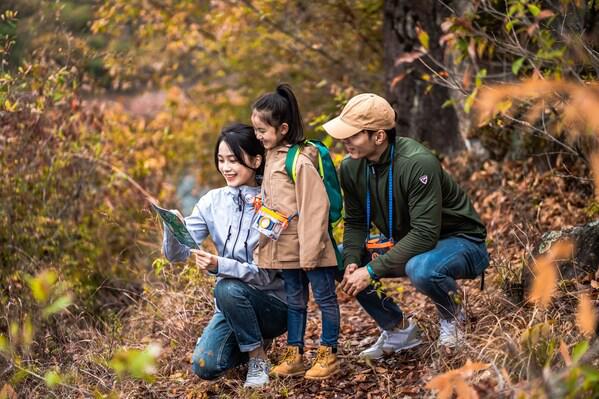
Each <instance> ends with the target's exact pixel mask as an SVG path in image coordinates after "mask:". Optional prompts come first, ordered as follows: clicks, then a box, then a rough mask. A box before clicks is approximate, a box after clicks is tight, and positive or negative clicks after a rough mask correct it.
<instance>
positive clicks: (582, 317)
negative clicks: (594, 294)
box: [576, 294, 597, 336]
mask: <svg viewBox="0 0 599 399" xmlns="http://www.w3.org/2000/svg"><path fill="white" fill-rule="evenodd" d="M596 322H597V315H596V314H595V309H594V306H593V303H592V302H591V300H590V299H589V296H588V295H586V294H582V295H581V296H580V301H579V302H578V310H577V311H576V324H577V325H578V328H579V329H580V331H581V332H582V333H583V334H584V335H588V336H592V335H594V334H595V324H596Z"/></svg>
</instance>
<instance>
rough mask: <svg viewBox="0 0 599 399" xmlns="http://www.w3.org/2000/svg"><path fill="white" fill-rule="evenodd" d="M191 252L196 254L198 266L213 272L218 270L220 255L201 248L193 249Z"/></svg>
mask: <svg viewBox="0 0 599 399" xmlns="http://www.w3.org/2000/svg"><path fill="white" fill-rule="evenodd" d="M191 253H193V254H194V255H195V258H196V266H197V267H199V268H200V269H202V270H206V271H209V272H213V273H214V272H216V271H217V269H218V257H216V255H212V254H211V253H210V252H206V251H203V250H201V249H192V250H191Z"/></svg>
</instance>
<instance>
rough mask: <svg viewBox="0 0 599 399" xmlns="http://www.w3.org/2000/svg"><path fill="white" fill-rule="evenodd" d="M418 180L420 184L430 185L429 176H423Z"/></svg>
mask: <svg viewBox="0 0 599 399" xmlns="http://www.w3.org/2000/svg"><path fill="white" fill-rule="evenodd" d="M418 180H420V183H422V184H426V183H428V176H427V175H422V176H420V178H419V179H418Z"/></svg>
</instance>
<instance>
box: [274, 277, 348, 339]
mask: <svg viewBox="0 0 599 399" xmlns="http://www.w3.org/2000/svg"><path fill="white" fill-rule="evenodd" d="M336 273H337V266H333V267H317V268H316V269H313V270H302V269H284V270H283V280H284V281H285V291H286V292H287V305H288V307H289V310H288V313H287V327H288V331H287V344H288V345H291V346H300V347H303V346H304V335H305V333H306V321H307V306H308V297H309V291H308V285H311V286H312V294H313V295H314V301H315V302H316V303H317V304H318V306H319V307H320V312H321V315H322V334H321V336H320V343H321V345H326V346H332V347H334V348H336V347H337V340H338V338H339V325H340V314H339V305H338V304H337V293H336V292H335V276H336Z"/></svg>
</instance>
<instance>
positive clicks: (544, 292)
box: [528, 256, 557, 307]
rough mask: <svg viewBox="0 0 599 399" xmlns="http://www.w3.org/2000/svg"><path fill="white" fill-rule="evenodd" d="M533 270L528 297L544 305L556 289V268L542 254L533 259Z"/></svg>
mask: <svg viewBox="0 0 599 399" xmlns="http://www.w3.org/2000/svg"><path fill="white" fill-rule="evenodd" d="M533 272H534V276H535V278H534V281H533V283H532V289H531V291H530V294H529V296H528V299H529V300H530V301H531V302H534V303H537V304H539V305H540V306H543V307H545V306H547V305H548V304H549V302H550V301H551V298H552V297H553V295H554V294H555V291H556V284H557V270H556V268H555V265H554V263H553V262H552V261H551V260H550V259H549V257H548V256H542V257H540V258H538V259H536V260H535V261H534V264H533Z"/></svg>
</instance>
